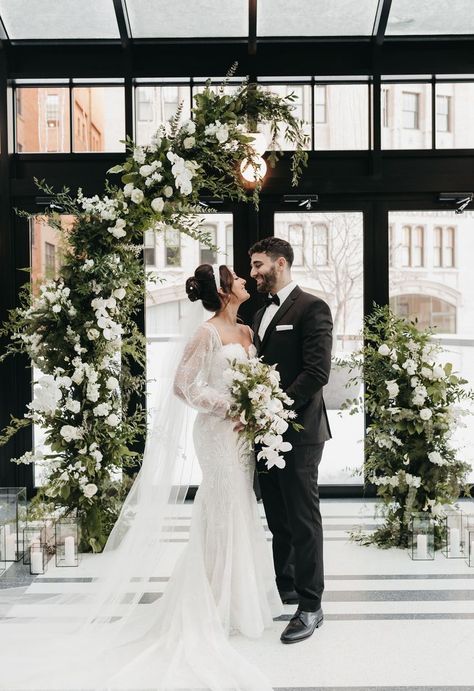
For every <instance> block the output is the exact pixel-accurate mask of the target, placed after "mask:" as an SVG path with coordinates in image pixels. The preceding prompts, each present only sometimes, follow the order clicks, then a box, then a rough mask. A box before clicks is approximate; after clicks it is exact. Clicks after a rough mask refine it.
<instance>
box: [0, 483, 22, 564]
mask: <svg viewBox="0 0 474 691" xmlns="http://www.w3.org/2000/svg"><path fill="white" fill-rule="evenodd" d="M26 513H27V512H26V487H0V525H1V526H2V527H3V540H2V541H3V546H4V552H3V556H4V560H5V561H6V562H14V561H19V560H20V559H21V558H22V556H23V528H24V526H25V523H26Z"/></svg>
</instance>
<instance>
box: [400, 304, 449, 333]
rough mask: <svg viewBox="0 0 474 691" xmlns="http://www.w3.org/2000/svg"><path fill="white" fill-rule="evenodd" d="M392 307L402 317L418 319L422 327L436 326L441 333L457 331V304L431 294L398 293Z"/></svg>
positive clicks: (419, 325)
mask: <svg viewBox="0 0 474 691" xmlns="http://www.w3.org/2000/svg"><path fill="white" fill-rule="evenodd" d="M390 307H391V308H392V309H393V310H394V311H395V313H396V314H397V315H399V316H400V317H404V318H405V319H415V318H416V319H417V322H418V327H419V328H420V329H428V328H430V327H431V328H436V329H437V331H438V332H440V333H456V306H455V305H452V304H450V303H449V302H446V300H441V299H440V298H435V297H432V296H431V295H417V294H409V295H397V296H395V297H392V298H390Z"/></svg>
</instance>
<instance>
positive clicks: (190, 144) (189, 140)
mask: <svg viewBox="0 0 474 691" xmlns="http://www.w3.org/2000/svg"><path fill="white" fill-rule="evenodd" d="M195 143H196V140H195V138H194V137H186V139H185V140H184V141H183V146H184V148H185V149H192V148H193V146H194V145H195Z"/></svg>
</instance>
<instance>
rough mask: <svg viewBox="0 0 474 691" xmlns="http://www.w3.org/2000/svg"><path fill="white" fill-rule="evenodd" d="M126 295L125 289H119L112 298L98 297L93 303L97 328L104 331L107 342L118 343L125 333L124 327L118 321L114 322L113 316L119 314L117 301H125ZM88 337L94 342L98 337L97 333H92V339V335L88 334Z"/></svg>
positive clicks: (113, 293)
mask: <svg viewBox="0 0 474 691" xmlns="http://www.w3.org/2000/svg"><path fill="white" fill-rule="evenodd" d="M125 294H126V292H125V289H124V288H117V289H116V290H114V291H113V292H112V295H111V296H110V297H108V298H103V297H97V298H94V299H93V300H92V302H91V307H92V309H93V310H94V313H95V317H96V320H97V326H98V327H99V329H101V330H102V335H103V337H104V338H105V339H106V340H107V341H112V342H113V341H118V340H119V339H120V337H121V335H122V333H123V327H122V325H121V324H120V323H119V322H118V321H114V319H112V317H111V314H116V313H117V311H118V309H117V300H120V299H123V298H124V297H125ZM88 337H89V338H90V339H91V340H94V339H95V338H96V337H97V336H96V335H95V333H92V338H91V335H90V334H88Z"/></svg>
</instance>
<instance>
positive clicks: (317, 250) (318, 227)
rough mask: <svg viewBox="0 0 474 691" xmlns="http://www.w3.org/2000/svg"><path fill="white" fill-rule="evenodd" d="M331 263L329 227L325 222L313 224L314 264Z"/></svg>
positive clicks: (323, 264) (325, 264) (324, 264)
mask: <svg viewBox="0 0 474 691" xmlns="http://www.w3.org/2000/svg"><path fill="white" fill-rule="evenodd" d="M328 264H329V229H328V227H327V225H326V224H325V223H316V224H315V225H313V266H327V265H328Z"/></svg>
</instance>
